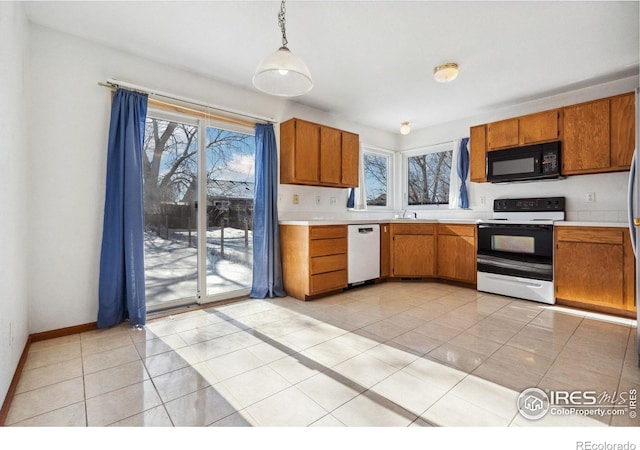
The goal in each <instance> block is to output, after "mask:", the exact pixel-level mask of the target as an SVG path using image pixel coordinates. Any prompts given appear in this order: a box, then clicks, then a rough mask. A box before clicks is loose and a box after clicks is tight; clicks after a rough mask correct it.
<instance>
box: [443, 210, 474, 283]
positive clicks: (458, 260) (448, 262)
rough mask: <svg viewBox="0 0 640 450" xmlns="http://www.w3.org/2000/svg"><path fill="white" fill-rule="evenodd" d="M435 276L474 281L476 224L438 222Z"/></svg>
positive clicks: (467, 281)
mask: <svg viewBox="0 0 640 450" xmlns="http://www.w3.org/2000/svg"><path fill="white" fill-rule="evenodd" d="M437 254H438V258H437V276H438V278H444V279H448V280H455V281H462V282H466V283H475V282H476V275H477V269H476V267H477V263H476V259H477V257H476V225H459V224H455V225H454V224H442V223H441V224H438V252H437Z"/></svg>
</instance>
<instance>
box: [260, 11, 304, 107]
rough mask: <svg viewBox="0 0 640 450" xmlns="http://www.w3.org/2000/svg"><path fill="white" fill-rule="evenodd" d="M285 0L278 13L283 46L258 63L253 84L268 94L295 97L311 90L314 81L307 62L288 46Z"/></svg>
mask: <svg viewBox="0 0 640 450" xmlns="http://www.w3.org/2000/svg"><path fill="white" fill-rule="evenodd" d="M284 2H285V0H282V3H281V4H280V12H279V13H278V25H279V26H280V30H281V32H282V47H280V48H279V49H278V50H277V51H276V52H275V53H272V54H271V55H269V56H267V57H266V58H265V59H264V60H263V61H262V62H261V63H260V64H259V65H258V68H257V69H256V74H255V75H254V76H253V85H254V86H255V87H256V88H258V89H260V90H261V91H262V92H266V93H267V94H271V95H278V96H281V97H295V96H298V95H302V94H306V93H307V92H309V91H310V90H311V88H312V87H313V81H312V80H311V73H310V72H309V69H308V68H307V66H306V65H305V63H304V62H302V60H301V59H300V58H298V57H296V56H294V55H293V53H291V51H289V49H288V48H287V43H288V41H287V33H286V30H285V25H286V20H285V16H284V15H285V12H286V11H285V8H284Z"/></svg>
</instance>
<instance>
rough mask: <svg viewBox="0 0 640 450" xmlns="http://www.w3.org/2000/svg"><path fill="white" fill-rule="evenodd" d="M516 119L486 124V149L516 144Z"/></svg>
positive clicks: (517, 140)
mask: <svg viewBox="0 0 640 450" xmlns="http://www.w3.org/2000/svg"><path fill="white" fill-rule="evenodd" d="M518 142H519V138H518V119H507V120H501V121H499V122H493V123H490V124H488V125H487V150H489V151H491V150H497V149H500V148H507V147H516V146H517V145H518Z"/></svg>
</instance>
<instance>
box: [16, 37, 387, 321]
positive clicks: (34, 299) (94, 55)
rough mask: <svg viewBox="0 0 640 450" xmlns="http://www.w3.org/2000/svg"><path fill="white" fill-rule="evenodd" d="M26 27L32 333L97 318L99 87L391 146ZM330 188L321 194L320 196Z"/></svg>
mask: <svg viewBox="0 0 640 450" xmlns="http://www.w3.org/2000/svg"><path fill="white" fill-rule="evenodd" d="M30 30H31V35H30V39H31V44H30V48H31V52H30V56H31V61H30V62H31V67H32V70H31V72H30V81H29V86H30V91H31V103H30V109H29V111H30V130H29V131H30V134H29V136H30V140H29V147H30V149H31V151H32V152H33V157H32V160H33V161H32V164H31V166H30V182H31V183H32V191H31V194H32V197H31V204H32V208H31V212H32V213H31V218H30V222H31V224H32V226H31V229H30V240H29V243H30V245H29V255H30V270H31V274H32V276H33V279H32V280H31V283H30V302H29V307H30V312H29V314H30V319H31V328H30V332H31V333H35V332H40V331H46V330H52V329H58V328H63V327H67V326H73V325H78V324H84V323H89V322H94V321H95V320H96V316H97V310H98V300H97V292H98V273H99V263H100V245H101V239H102V219H103V208H104V188H105V174H106V148H107V136H108V127H109V111H110V107H111V106H110V92H109V90H108V89H106V88H104V87H100V86H98V82H100V81H105V80H107V79H110V78H115V79H117V80H121V81H125V82H129V83H133V84H137V85H141V86H147V87H150V88H153V89H155V90H158V91H161V92H168V93H172V94H176V95H179V96H181V97H184V98H190V99H196V100H198V101H201V102H203V103H207V104H211V105H218V106H221V107H224V108H225V109H229V110H234V111H241V112H247V113H250V114H252V115H256V116H259V117H268V118H272V119H274V120H275V121H281V120H286V119H288V118H290V117H293V116H297V117H301V118H304V119H307V120H312V121H318V122H321V123H325V124H327V125H333V126H337V127H340V128H344V129H348V130H351V131H354V132H356V133H360V134H361V135H362V136H363V138H365V139H368V140H371V141H374V142H379V145H385V144H389V143H391V142H393V139H394V138H393V136H391V135H387V134H383V133H380V132H379V131H377V130H373V129H367V128H364V127H362V126H359V125H357V124H349V123H345V122H344V121H342V122H341V121H340V120H339V118H336V117H333V116H332V115H330V114H327V113H324V112H322V111H318V110H313V109H310V108H306V107H304V106H302V105H299V104H296V103H293V102H289V101H286V100H283V99H280V98H275V97H271V96H266V95H263V94H260V93H258V92H253V91H247V90H242V89H239V88H235V87H231V86H228V85H224V84H220V83H216V82H214V81H212V80H210V79H205V78H203V77H201V76H198V75H195V74H191V73H187V72H185V71H182V70H178V69H174V68H171V67H168V66H165V65H161V64H157V63H154V62H151V61H149V60H145V59H142V58H139V57H135V56H132V55H129V54H126V53H123V52H120V51H116V50H113V49H110V48H107V47H104V46H101V45H97V44H94V43H91V42H88V41H85V40H81V39H77V38H74V37H72V36H69V35H66V34H63V33H59V32H55V31H52V30H49V29H46V28H43V27H40V26H35V25H31V27H30ZM276 128H277V127H276ZM284 189H285V190H286V188H284ZM330 191H333V189H329V188H325V189H324V190H323V191H322V195H328V194H326V193H327V192H330ZM345 202H346V198H345ZM345 202H343V204H344V203H345Z"/></svg>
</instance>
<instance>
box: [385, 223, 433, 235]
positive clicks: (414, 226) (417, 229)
mask: <svg viewBox="0 0 640 450" xmlns="http://www.w3.org/2000/svg"><path fill="white" fill-rule="evenodd" d="M434 229H435V226H434V224H432V223H394V224H391V233H392V234H433V232H434Z"/></svg>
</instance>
